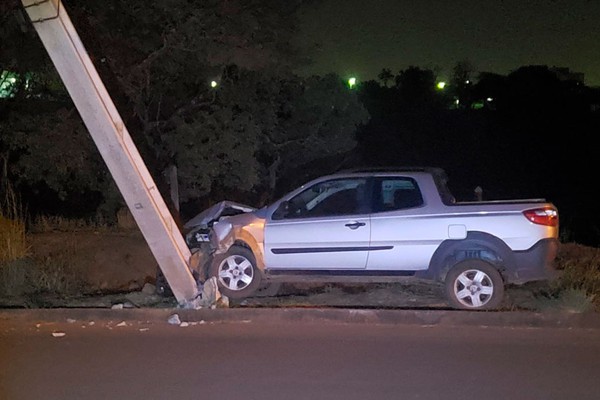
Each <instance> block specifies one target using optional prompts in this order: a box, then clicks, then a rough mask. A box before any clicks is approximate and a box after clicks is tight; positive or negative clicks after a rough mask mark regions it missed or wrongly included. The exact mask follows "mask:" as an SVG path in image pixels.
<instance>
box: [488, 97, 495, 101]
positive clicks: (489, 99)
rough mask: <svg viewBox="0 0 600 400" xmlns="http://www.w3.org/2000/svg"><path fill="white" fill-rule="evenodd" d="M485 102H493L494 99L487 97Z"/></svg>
mask: <svg viewBox="0 0 600 400" xmlns="http://www.w3.org/2000/svg"><path fill="white" fill-rule="evenodd" d="M486 100H487V101H494V98H493V97H488V98H487V99H486Z"/></svg>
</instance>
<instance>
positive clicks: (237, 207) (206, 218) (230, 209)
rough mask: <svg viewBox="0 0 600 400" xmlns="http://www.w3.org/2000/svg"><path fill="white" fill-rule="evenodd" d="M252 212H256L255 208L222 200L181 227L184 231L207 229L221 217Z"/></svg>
mask: <svg viewBox="0 0 600 400" xmlns="http://www.w3.org/2000/svg"><path fill="white" fill-rule="evenodd" d="M254 211H256V208H255V207H252V206H248V205H245V204H241V203H236V202H234V201H229V200H224V201H221V202H219V203H217V204H215V205H213V206H211V207H209V208H207V209H206V210H204V211H202V212H201V213H199V214H198V215H196V216H195V217H194V218H192V219H190V220H189V221H188V222H186V223H185V225H184V226H183V227H184V229H186V230H190V229H193V228H198V227H201V228H208V227H210V226H211V225H212V224H213V223H215V222H217V221H218V220H219V219H220V218H221V217H225V216H232V215H238V214H244V213H249V212H254Z"/></svg>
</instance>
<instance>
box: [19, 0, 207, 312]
mask: <svg viewBox="0 0 600 400" xmlns="http://www.w3.org/2000/svg"><path fill="white" fill-rule="evenodd" d="M22 3H23V6H24V8H25V10H26V11H27V14H28V15H29V18H30V19H31V22H32V23H33V26H34V27H35V30H36V31H37V33H38V35H39V37H40V39H41V40H42V43H43V44H44V47H45V48H46V50H47V51H48V54H49V55H50V58H51V59H52V62H53V63H54V66H55V67H56V70H57V71H58V73H59V75H60V77H61V78H62V80H63V82H64V84H65V86H66V88H67V90H68V91H69V94H70V96H71V98H72V99H73V102H74V103H75V106H76V107H77V110H78V111H79V114H80V115H81V118H82V119H83V122H84V123H85V126H86V127H87V129H88V131H89V132H90V134H91V135H92V138H93V139H94V142H95V143H96V146H97V147H98V150H99V151H100V154H101V155H102V157H103V158H104V161H105V162H106V165H107V166H108V169H109V171H110V173H111V174H112V176H113V178H114V180H115V182H116V183H117V186H118V187H119V190H120V191H121V194H122V195H123V198H124V199H125V202H126V203H127V206H128V207H129V209H130V210H131V213H132V214H133V217H134V219H135V221H136V223H137V224H138V226H139V227H140V230H141V231H142V234H143V235H144V238H145V239H146V241H147V243H148V245H149V247H150V250H151V251H152V254H153V255H154V257H155V258H156V260H157V262H158V265H159V267H160V269H161V270H162V272H163V273H164V275H165V277H166V278H167V281H168V282H169V285H170V286H171V289H172V291H173V294H174V295H175V298H176V299H177V301H178V302H179V303H180V304H186V303H188V302H191V301H192V300H194V299H195V298H196V297H197V295H198V287H197V285H196V282H195V280H194V278H193V276H192V273H191V271H190V268H189V262H190V255H191V254H190V250H189V248H188V247H187V245H186V243H185V241H184V239H183V237H182V235H181V232H180V231H179V228H178V226H177V224H176V223H175V221H174V220H173V217H172V215H171V213H170V212H169V209H168V208H167V206H166V204H165V202H164V200H163V198H162V196H161V194H160V192H159V191H158V189H157V187H156V185H155V183H154V180H153V179H152V177H151V175H150V173H149V172H148V169H147V167H146V165H145V164H144V161H143V160H142V158H141V156H140V154H139V152H138V150H137V148H136V146H135V144H134V143H133V141H132V140H131V137H130V136H129V132H128V131H127V129H126V128H125V125H124V124H123V121H122V119H121V117H120V116H119V113H118V111H117V109H116V107H115V105H114V104H113V102H112V99H111V98H110V96H109V94H108V92H107V91H106V88H105V87H104V84H103V83H102V80H101V79H100V76H99V75H98V73H97V71H96V68H95V67H94V65H93V64H92V61H91V60H90V58H89V56H88V54H87V51H86V50H85V47H84V46H83V44H82V43H81V40H80V39H79V35H78V34H77V31H76V30H75V28H74V26H73V24H72V23H71V20H70V18H69V16H68V15H67V12H66V10H65V8H64V6H63V4H62V3H61V1H60V0H42V1H39V0H22Z"/></svg>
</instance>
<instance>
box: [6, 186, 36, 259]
mask: <svg viewBox="0 0 600 400" xmlns="http://www.w3.org/2000/svg"><path fill="white" fill-rule="evenodd" d="M28 251H29V247H28V246H27V240H26V236H25V211H24V210H23V207H22V205H21V201H20V199H19V198H18V197H17V195H16V194H15V192H14V191H13V189H12V186H11V185H10V184H9V183H8V182H7V180H6V179H5V180H4V184H3V185H2V197H1V201H0V264H2V263H6V262H12V261H15V260H18V259H20V258H23V257H25V256H27V254H28Z"/></svg>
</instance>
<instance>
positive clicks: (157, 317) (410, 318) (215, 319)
mask: <svg viewBox="0 0 600 400" xmlns="http://www.w3.org/2000/svg"><path fill="white" fill-rule="evenodd" d="M173 314H178V316H179V318H180V320H181V321H186V322H201V321H204V322H208V323H236V322H244V323H248V322H251V323H261V324H278V323H360V324H384V325H419V326H448V327H450V326H463V327H464V326H479V327H515V328H568V329H573V328H577V329H600V314H598V313H582V314H575V313H558V312H557V313H534V312H521V311H459V310H364V309H335V308H217V309H198V310H194V309H179V308H171V309H165V308H163V309H151V308H147V309H145V308H137V309H121V310H112V309H102V308H99V309H97V308H57V309H27V310H23V309H14V310H12V309H11V310H0V323H2V321H6V320H12V321H18V320H22V321H25V320H27V321H32V320H35V321H38V322H39V321H46V322H57V323H58V322H65V321H66V320H67V319H76V320H95V321H101V320H111V321H114V320H120V321H122V320H130V321H131V320H133V321H152V322H158V323H160V322H164V323H165V324H167V323H168V322H167V320H168V318H169V317H170V316H171V315H173Z"/></svg>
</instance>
